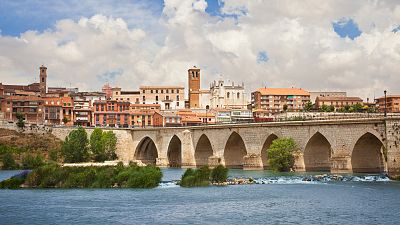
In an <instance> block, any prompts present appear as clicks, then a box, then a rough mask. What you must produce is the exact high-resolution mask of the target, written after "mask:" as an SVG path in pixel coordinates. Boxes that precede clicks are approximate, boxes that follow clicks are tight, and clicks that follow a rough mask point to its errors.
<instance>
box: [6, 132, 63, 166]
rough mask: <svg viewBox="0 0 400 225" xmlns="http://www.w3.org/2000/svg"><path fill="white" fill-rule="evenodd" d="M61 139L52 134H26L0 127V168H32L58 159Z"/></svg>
mask: <svg viewBox="0 0 400 225" xmlns="http://www.w3.org/2000/svg"><path fill="white" fill-rule="evenodd" d="M61 145H62V141H61V140H59V139H58V138H56V137H55V136H54V135H52V134H27V133H21V132H17V131H14V130H7V129H0V168H1V169H5V170H14V169H32V168H36V167H38V166H41V165H43V162H45V161H49V160H52V161H58V160H59V155H60V154H59V153H60V151H61Z"/></svg>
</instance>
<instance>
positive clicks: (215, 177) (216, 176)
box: [211, 165, 228, 183]
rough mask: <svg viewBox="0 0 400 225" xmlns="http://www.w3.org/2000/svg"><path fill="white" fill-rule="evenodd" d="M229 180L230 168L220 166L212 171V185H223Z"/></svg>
mask: <svg viewBox="0 0 400 225" xmlns="http://www.w3.org/2000/svg"><path fill="white" fill-rule="evenodd" d="M227 178H228V168H226V167H224V166H223V165H218V166H217V167H215V168H214V169H213V170H212V171H211V182H212V183H223V182H225V181H226V179H227Z"/></svg>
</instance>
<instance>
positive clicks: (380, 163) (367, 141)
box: [351, 132, 385, 173]
mask: <svg viewBox="0 0 400 225" xmlns="http://www.w3.org/2000/svg"><path fill="white" fill-rule="evenodd" d="M383 149H384V145H383V143H382V141H381V140H380V139H379V138H377V137H376V136H375V135H374V134H372V133H370V132H367V133H365V134H364V135H362V136H361V137H360V138H358V140H357V142H356V143H355V145H354V148H353V151H352V154H351V166H352V168H353V172H354V173H380V172H384V170H385V166H384V162H385V156H384V151H383Z"/></svg>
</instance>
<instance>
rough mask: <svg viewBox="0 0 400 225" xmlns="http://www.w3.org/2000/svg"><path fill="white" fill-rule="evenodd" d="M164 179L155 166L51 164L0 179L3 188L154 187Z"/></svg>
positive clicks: (0, 185)
mask: <svg viewBox="0 0 400 225" xmlns="http://www.w3.org/2000/svg"><path fill="white" fill-rule="evenodd" d="M161 178H162V172H161V170H160V169H159V168H158V167H155V166H146V167H139V166H137V165H135V164H131V165H129V166H127V167H124V166H123V164H122V163H119V164H118V165H117V166H108V167H60V166H59V165H57V164H55V163H50V164H47V165H44V166H41V167H39V168H36V169H34V170H33V171H32V172H30V173H28V174H25V175H23V174H22V175H21V176H17V177H13V178H10V179H8V180H5V181H2V182H0V188H19V187H27V188H112V187H114V188H154V187H157V186H158V184H159V183H160V182H161Z"/></svg>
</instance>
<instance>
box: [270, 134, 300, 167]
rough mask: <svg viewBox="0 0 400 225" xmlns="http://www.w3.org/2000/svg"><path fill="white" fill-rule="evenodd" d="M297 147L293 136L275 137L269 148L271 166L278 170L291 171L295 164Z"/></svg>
mask: <svg viewBox="0 0 400 225" xmlns="http://www.w3.org/2000/svg"><path fill="white" fill-rule="evenodd" d="M295 149H296V143H295V142H294V140H293V139H292V138H278V139H275V140H274V141H273V142H272V144H271V145H270V147H269V148H268V149H267V157H268V163H269V166H270V168H271V169H272V170H274V171H278V172H286V171H290V169H292V168H293V165H294V156H293V153H294V151H295Z"/></svg>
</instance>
